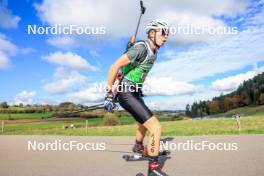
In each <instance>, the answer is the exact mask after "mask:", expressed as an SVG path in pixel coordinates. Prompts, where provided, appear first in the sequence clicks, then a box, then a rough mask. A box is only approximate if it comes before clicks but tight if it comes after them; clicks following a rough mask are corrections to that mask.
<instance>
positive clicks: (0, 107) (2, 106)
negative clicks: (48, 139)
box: [0, 102, 83, 113]
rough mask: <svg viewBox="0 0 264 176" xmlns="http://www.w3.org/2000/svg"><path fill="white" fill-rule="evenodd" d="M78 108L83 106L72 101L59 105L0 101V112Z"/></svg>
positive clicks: (71, 109)
mask: <svg viewBox="0 0 264 176" xmlns="http://www.w3.org/2000/svg"><path fill="white" fill-rule="evenodd" d="M80 108H83V106H82V105H76V104H74V103H72V102H63V103H60V104H59V105H48V104H46V105H23V104H19V105H8V103H7V102H2V103H0V113H45V112H59V111H65V110H67V111H73V110H76V109H80Z"/></svg>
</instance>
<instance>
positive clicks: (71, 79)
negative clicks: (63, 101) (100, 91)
mask: <svg viewBox="0 0 264 176" xmlns="http://www.w3.org/2000/svg"><path fill="white" fill-rule="evenodd" d="M53 77H54V81H53V82H49V83H46V84H45V85H44V90H45V91H46V92H48V93H50V94H63V93H66V92H67V91H69V89H71V88H73V89H74V88H78V87H79V86H84V85H85V80H86V78H85V76H83V75H81V74H80V73H79V72H77V71H73V70H67V69H65V68H62V67H60V68H57V70H56V71H55V73H54V75H53Z"/></svg>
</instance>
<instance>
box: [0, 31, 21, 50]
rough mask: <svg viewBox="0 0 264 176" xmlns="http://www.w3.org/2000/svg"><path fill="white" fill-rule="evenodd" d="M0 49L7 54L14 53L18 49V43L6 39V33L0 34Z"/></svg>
mask: <svg viewBox="0 0 264 176" xmlns="http://www.w3.org/2000/svg"><path fill="white" fill-rule="evenodd" d="M0 50H1V51H3V52H5V53H7V54H10V55H13V54H15V53H16V52H17V50H18V49H17V47H16V45H14V44H13V43H11V42H10V41H8V40H7V39H6V37H5V35H3V34H0Z"/></svg>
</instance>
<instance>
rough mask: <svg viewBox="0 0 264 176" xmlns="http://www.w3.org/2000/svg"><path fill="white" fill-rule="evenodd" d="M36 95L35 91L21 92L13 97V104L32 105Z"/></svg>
mask: <svg viewBox="0 0 264 176" xmlns="http://www.w3.org/2000/svg"><path fill="white" fill-rule="evenodd" d="M36 94H37V93H36V91H31V92H28V91H22V92H20V93H19V94H18V95H17V96H16V97H15V104H20V103H23V104H24V105H26V104H32V103H34V98H35V97H36Z"/></svg>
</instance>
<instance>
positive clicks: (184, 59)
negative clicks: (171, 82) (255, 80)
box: [152, 29, 264, 82]
mask: <svg viewBox="0 0 264 176" xmlns="http://www.w3.org/2000/svg"><path fill="white" fill-rule="evenodd" d="M263 38H264V33H263V32H262V30H261V29H255V31H252V30H246V31H242V32H240V33H239V34H237V35H235V36H232V37H231V36H230V37H227V38H225V39H222V40H219V41H217V42H215V43H212V44H209V45H202V46H196V47H194V48H191V49H189V50H188V51H182V52H179V53H175V52H174V54H172V52H169V53H168V56H167V57H169V58H167V59H166V60H165V61H161V62H159V63H157V64H156V65H155V66H154V68H153V71H152V73H153V76H155V77H158V76H161V77H173V78H174V79H175V80H178V81H184V82H190V81H194V80H197V79H200V78H204V77H208V76H214V75H215V74H217V73H223V72H228V71H231V70H236V69H240V68H244V67H245V66H248V65H252V64H254V63H257V62H260V61H263V60H264V58H263V56H264V50H263ZM159 60H160V59H159Z"/></svg>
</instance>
